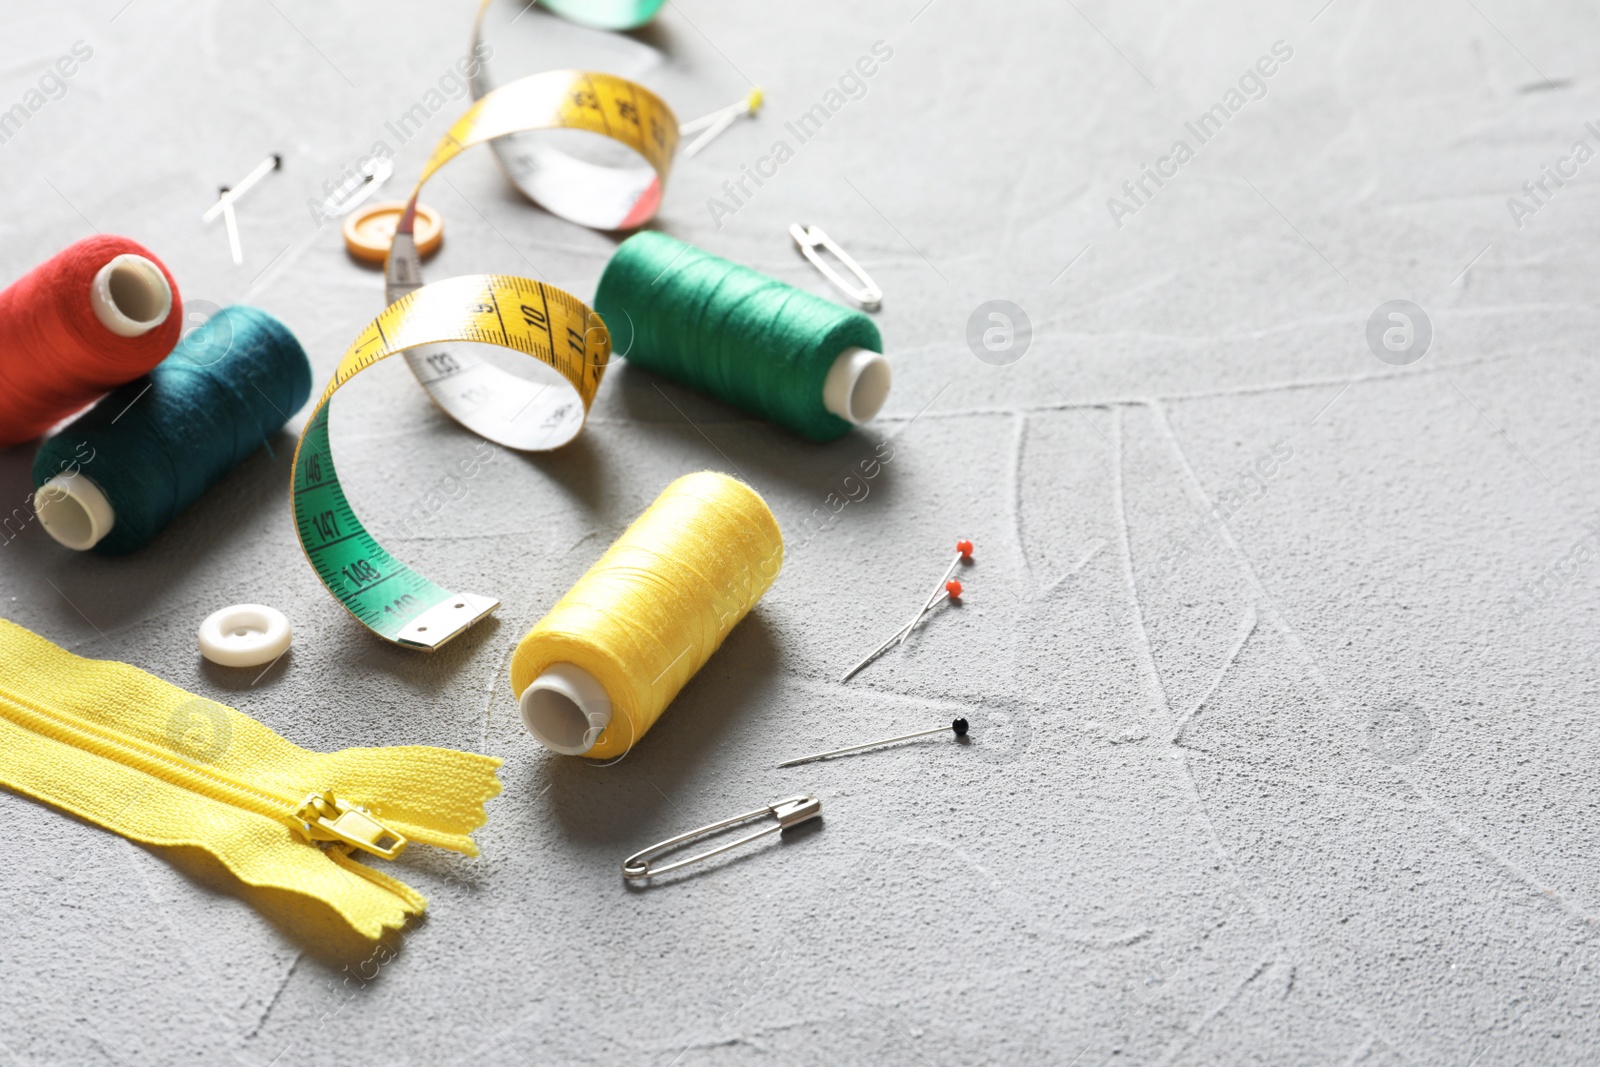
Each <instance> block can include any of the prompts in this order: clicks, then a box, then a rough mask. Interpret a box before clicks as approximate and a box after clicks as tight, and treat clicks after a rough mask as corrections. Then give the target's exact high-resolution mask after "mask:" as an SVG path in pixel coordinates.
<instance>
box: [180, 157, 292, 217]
mask: <svg viewBox="0 0 1600 1067" xmlns="http://www.w3.org/2000/svg"><path fill="white" fill-rule="evenodd" d="M281 166H283V157H282V156H280V155H278V153H276V152H274V153H273V154H272V155H270V156H268V157H267V158H266V159H263V160H262V161H261V162H260V163H257V164H256V166H255V169H254V170H252V171H251V172H250V173H249V174H246V175H245V176H244V177H243V178H241V179H239V181H237V182H235V183H234V184H233V185H232V186H227V185H224V186H223V187H222V195H220V196H218V197H217V202H216V203H215V204H212V205H211V206H210V207H208V208H206V211H205V214H204V215H201V216H200V221H201V222H210V221H211V220H212V219H215V218H216V217H217V216H218V215H220V214H222V213H223V211H224V210H226V209H227V208H228V207H230V206H231V205H233V204H235V203H237V202H238V200H239V198H240V197H241V196H243V195H244V194H245V193H247V192H249V191H250V187H251V186H253V185H255V183H256V182H258V181H260V180H261V179H262V178H265V177H266V176H267V175H268V174H271V173H272V172H273V171H275V170H277V169H278V168H279V167H281Z"/></svg>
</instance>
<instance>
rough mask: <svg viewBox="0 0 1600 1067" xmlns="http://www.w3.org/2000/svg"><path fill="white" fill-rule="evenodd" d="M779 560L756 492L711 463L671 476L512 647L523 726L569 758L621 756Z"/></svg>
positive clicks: (761, 589)
mask: <svg viewBox="0 0 1600 1067" xmlns="http://www.w3.org/2000/svg"><path fill="white" fill-rule="evenodd" d="M782 566H783V534H782V533H781V532H780V531H779V529H778V522H777V520H776V519H774V518H773V517H772V512H771V511H770V510H768V508H767V505H766V503H765V502H764V501H763V500H762V499H761V497H760V496H759V495H757V493H756V492H755V490H753V489H751V488H750V487H749V486H747V485H745V484H744V483H743V482H740V481H738V480H736V479H734V478H730V477H728V476H727V475H725V474H718V473H715V472H712V471H702V472H700V473H698V474H689V475H685V476H684V477H682V478H679V479H678V480H677V481H675V482H673V483H672V484H671V485H669V486H667V488H666V489H664V490H662V492H661V495H660V496H659V497H657V498H656V500H655V502H654V503H653V504H651V505H650V507H649V508H647V509H646V510H645V512H644V514H642V515H640V516H639V517H638V518H637V519H635V520H634V522H633V525H631V526H629V527H628V529H627V530H626V531H624V532H623V534H622V536H621V537H619V538H618V539H617V541H616V543H615V544H613V545H612V546H611V547H610V548H609V549H607V551H606V553H605V555H603V556H601V557H600V560H599V562H597V563H596V564H595V565H594V566H593V567H591V568H589V571H588V573H586V574H585V575H584V576H583V577H582V578H580V579H579V580H578V583H577V584H576V585H574V586H573V587H572V589H571V590H569V591H568V592H567V594H566V595H565V596H563V597H562V598H561V600H560V601H559V602H558V603H557V604H556V606H555V607H553V608H551V609H550V613H549V614H548V615H546V616H545V617H544V618H543V619H541V620H539V622H538V624H537V625H535V626H534V627H533V629H531V630H529V631H528V633H527V635H526V636H524V637H523V639H522V641H521V642H520V643H519V644H518V645H517V649H516V652H515V653H514V654H513V655H512V657H511V691H512V692H513V693H514V694H516V697H517V700H518V703H519V705H520V707H521V709H522V719H523V722H524V723H525V724H526V725H527V727H528V731H529V732H530V733H532V734H533V735H534V737H536V738H538V739H539V741H540V742H542V743H543V744H544V745H545V746H546V747H547V748H550V749H553V750H554V751H556V752H560V753H563V754H565V755H571V756H588V757H590V758H592V759H606V758H610V757H613V756H620V755H622V754H623V753H624V752H626V751H628V749H630V748H632V747H633V745H634V744H635V743H636V742H637V741H638V740H639V738H641V737H643V736H644V734H645V732H646V731H648V730H649V729H650V727H651V726H653V725H655V723H656V721H657V720H658V719H659V718H660V717H661V713H662V712H663V711H665V710H666V707H667V705H668V704H670V703H671V702H672V699H673V698H674V697H675V696H677V695H678V691H679V690H680V689H682V688H683V687H684V686H685V685H686V684H687V683H688V681H689V679H690V678H692V677H693V676H694V674H695V672H696V671H698V670H699V669H700V668H701V667H702V666H703V665H704V664H705V662H706V660H708V659H710V658H711V654H712V653H713V652H715V651H716V650H717V648H718V646H720V645H721V644H722V640H723V638H724V637H726V636H727V634H728V632H729V631H730V630H732V629H733V627H734V626H735V625H736V624H737V623H738V622H739V620H740V619H742V618H744V616H745V615H746V614H747V613H748V612H749V610H750V609H751V608H752V607H754V606H755V603H756V601H757V600H759V599H760V598H761V596H762V594H764V593H765V592H766V591H767V589H768V588H769V587H770V586H771V585H772V581H773V579H774V578H776V577H777V575H778V570H779V568H781V567H782Z"/></svg>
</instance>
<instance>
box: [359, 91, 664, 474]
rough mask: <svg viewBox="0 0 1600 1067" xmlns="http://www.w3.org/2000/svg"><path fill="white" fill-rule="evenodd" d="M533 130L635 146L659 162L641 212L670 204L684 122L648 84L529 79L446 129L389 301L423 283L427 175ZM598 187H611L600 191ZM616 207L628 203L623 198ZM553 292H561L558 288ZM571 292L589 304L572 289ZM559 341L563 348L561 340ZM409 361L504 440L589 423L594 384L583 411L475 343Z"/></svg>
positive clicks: (471, 421) (463, 412)
mask: <svg viewBox="0 0 1600 1067" xmlns="http://www.w3.org/2000/svg"><path fill="white" fill-rule="evenodd" d="M531 130H589V131H590V133H600V134H603V136H608V138H613V139H614V141H621V142H622V144H626V146H629V147H632V149H635V150H637V152H638V155H642V157H643V158H645V160H646V163H648V165H650V168H648V170H650V176H651V178H650V184H648V189H645V192H643V194H640V195H642V197H643V198H642V200H634V202H632V203H634V210H645V206H648V211H645V214H643V218H642V219H640V221H643V219H648V218H650V214H654V210H656V205H659V203H661V187H662V182H664V181H666V176H667V170H669V166H670V163H672V152H674V149H675V147H677V142H678V133H677V120H675V118H674V117H672V112H670V110H669V109H667V106H666V104H662V102H661V99H659V98H656V96H654V94H653V93H651V91H650V90H645V88H642V86H638V85H634V83H632V82H626V80H622V78H618V77H613V75H610V74H587V72H582V70H550V72H546V74H536V75H533V77H526V78H520V80H517V82H512V83H510V85H507V86H504V88H501V90H496V91H493V93H490V94H488V96H485V98H483V99H480V101H477V102H474V104H472V107H469V109H467V112H466V114H464V115H462V117H461V118H458V120H456V123H454V125H453V126H451V128H450V130H448V131H446V133H445V136H443V139H442V141H440V142H438V146H437V147H435V149H434V154H432V155H430V157H429V160H427V163H426V165H424V166H422V176H421V178H419V179H418V182H416V187H414V189H413V190H411V197H410V200H406V206H405V211H403V213H402V216H400V222H398V226H397V227H395V238H394V245H390V246H389V259H387V262H386V264H384V288H386V293H387V296H389V302H390V304H394V302H395V301H398V299H402V298H403V296H406V294H410V293H416V291H419V290H421V288H422V259H421V256H419V253H418V246H416V221H418V205H416V202H418V197H419V195H421V192H422V186H424V184H426V182H427V179H429V178H432V174H434V173H435V171H437V170H438V168H440V166H443V165H445V163H448V162H450V160H453V158H456V157H458V155H459V154H461V152H462V150H466V149H469V147H472V146H475V144H482V142H485V141H494V139H496V138H504V136H507V134H510V133H518V131H523V133H525V131H531ZM574 163H576V160H574ZM584 166H587V165H584ZM570 181H571V182H574V184H576V186H578V187H582V186H586V179H582V178H576V176H574V178H571V179H570ZM597 195H602V197H603V195H610V194H606V192H605V189H600V192H598V194H597ZM613 206H621V202H618V203H616V205H613ZM530 285H531V283H530ZM546 288H549V286H546ZM550 291H552V293H557V291H558V290H550ZM562 296H563V298H565V299H568V301H571V302H573V304H576V306H578V307H582V304H578V301H574V299H573V298H570V296H566V294H565V293H563V294H562ZM458 310H466V309H458ZM584 312H586V314H584V315H581V317H579V322H576V323H573V325H576V326H578V334H579V336H582V334H586V333H589V331H590V330H595V328H598V330H600V331H602V333H603V331H605V326H603V325H602V323H600V322H598V318H597V320H595V322H594V323H589V322H587V315H592V312H589V309H587V307H584ZM488 344H499V342H494V341H490V342H488ZM550 344H552V347H554V346H555V339H554V338H552V341H550ZM608 344H610V342H608ZM504 347H515V346H504ZM606 350H608V352H610V349H606ZM405 360H406V365H408V366H410V368H411V373H413V374H416V379H418V381H419V382H421V384H422V389H426V390H427V392H429V395H430V397H432V398H434V402H435V403H437V405H438V406H440V408H443V410H445V411H446V413H448V414H450V416H451V418H453V419H456V421H458V422H461V424H462V426H466V427H467V429H470V430H474V432H477V434H480V435H482V437H486V438H488V440H491V442H494V443H496V445H504V446H507V448H517V450H542V448H555V446H558V445H565V443H566V442H570V440H571V438H573V437H574V435H576V434H578V430H579V429H582V416H584V413H586V411H587V406H589V400H590V398H592V395H594V394H592V392H590V395H589V397H587V398H586V400H584V406H582V410H581V411H579V410H576V408H570V406H565V408H563V406H562V403H560V402H558V400H557V397H554V395H546V384H544V382H530V381H526V379H523V378H518V376H517V374H510V373H507V371H502V370H501V368H498V366H494V365H493V363H488V362H486V360H483V358H482V357H480V355H477V354H475V352H474V350H472V347H470V346H467V347H462V346H459V344H451V346H440V344H419V346H418V347H413V349H410V350H406V352H405ZM603 370H605V366H603V363H602V365H600V366H598V368H595V378H597V382H598V374H600V373H603ZM563 413H565V421H560V419H558V416H563ZM549 419H557V421H558V426H547V424H546V421H549ZM563 427H565V429H570V430H571V432H570V434H566V432H562V430H563Z"/></svg>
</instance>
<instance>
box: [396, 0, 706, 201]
mask: <svg viewBox="0 0 1600 1067" xmlns="http://www.w3.org/2000/svg"><path fill="white" fill-rule="evenodd" d="M489 4H490V0H483V3H482V4H481V5H479V7H478V16H477V18H476V19H475V20H474V21H473V24H472V53H471V54H472V55H475V56H485V55H487V54H488V50H487V49H485V48H483V20H484V14H485V13H486V12H487V11H488V10H489ZM571 6H574V7H576V6H581V5H571ZM593 6H595V7H596V8H598V7H603V6H605V5H593ZM616 6H617V7H619V8H622V7H629V6H632V5H631V4H617V5H616ZM656 6H657V7H659V6H660V5H659V4H657V5H656ZM553 9H554V10H557V11H561V12H562V13H563V14H568V13H569V12H568V11H567V8H566V6H555V7H554V8H553ZM650 14H654V11H653V10H652V11H651V12H650ZM648 17H649V16H648V15H646V16H645V19H646V20H647V19H648ZM580 21H582V20H580ZM468 81H469V82H470V83H471V86H472V95H473V97H474V98H475V99H476V100H477V102H478V106H484V105H488V104H489V101H491V100H494V99H495V98H496V97H501V96H503V95H505V94H508V93H510V94H511V95H512V98H513V99H514V100H515V103H513V104H511V105H509V110H515V111H518V112H522V113H525V114H527V115H529V116H532V115H534V114H536V113H538V112H540V111H543V112H545V113H547V114H549V115H550V121H545V122H538V123H536V124H531V125H524V126H519V127H517V128H515V129H511V128H503V129H500V130H498V131H497V132H494V133H489V134H487V136H484V137H480V138H479V139H480V140H488V139H490V138H493V141H492V143H491V145H490V147H491V148H492V149H493V150H494V154H495V156H496V157H497V158H498V159H499V160H500V165H501V167H502V168H504V170H505V172H506V176H507V177H508V178H510V179H511V183H512V184H513V185H515V186H516V187H517V188H518V189H519V190H520V191H521V192H522V194H523V195H524V196H526V197H527V198H528V199H530V200H532V201H533V202H534V203H536V204H538V205H540V206H541V207H543V208H545V209H546V210H548V211H549V212H551V213H552V214H555V215H559V216H561V217H562V218H564V219H567V220H568V221H570V222H576V223H578V224H579V225H581V226H588V227H590V228H592V229H597V230H628V229H632V228H634V227H636V226H642V225H644V224H645V223H646V222H649V221H650V219H651V218H652V217H654V215H655V213H656V209H657V208H659V207H660V206H661V193H662V189H663V188H664V187H665V185H666V181H667V172H668V171H669V170H670V169H671V166H672V156H673V153H674V152H675V151H676V150H677V147H678V120H677V117H676V116H674V115H673V113H672V109H671V108H669V107H668V106H667V105H666V104H665V103H664V102H663V101H662V100H661V98H660V97H658V96H656V94H655V93H652V92H651V91H650V90H648V89H646V88H644V87H643V86H641V85H637V84H635V83H634V82H631V81H628V80H627V79H625V78H619V77H617V76H616V75H614V74H598V73H584V72H581V71H571V70H562V71H547V72H545V73H543V74H535V75H532V76H530V77H526V78H520V79H518V80H517V81H514V82H510V83H508V84H506V85H503V86H501V87H500V88H498V89H496V88H494V86H493V85H492V84H491V83H490V81H489V64H488V60H487V59H484V60H481V61H480V62H478V63H477V64H475V65H474V67H473V68H472V73H471V76H470V77H469V78H468ZM528 83H531V84H528ZM519 86H522V87H523V88H518V87H519ZM513 90H515V92H513ZM501 106H502V105H500V104H496V105H494V106H493V109H494V110H498V109H499V108H500V107H501ZM476 110H477V107H476V106H475V107H474V108H473V110H472V111H468V112H467V114H466V115H465V116H463V117H462V119H461V122H458V123H457V124H456V125H457V126H458V127H459V126H460V125H461V124H462V123H464V122H467V121H468V119H469V118H470V117H472V115H473V111H476ZM553 129H569V130H587V131H589V132H590V133H597V134H601V135H603V136H605V137H609V138H610V139H611V140H613V141H616V142H618V143H620V144H622V145H625V146H627V147H628V148H630V149H632V150H633V152H632V156H633V158H632V159H631V160H628V161H621V160H615V159H608V160H607V161H605V162H591V161H589V160H586V159H579V158H578V157H576V156H574V155H572V154H571V153H570V152H568V151H565V150H563V147H562V146H560V145H557V144H555V143H552V141H551V139H550V138H548V137H547V136H546V135H545V134H544V132H543V131H548V130H553ZM455 132H456V131H455V130H452V131H451V133H455ZM445 140H446V141H447V142H448V141H449V135H446V138H445ZM441 147H442V146H441ZM624 158H626V157H624ZM640 158H642V162H640V161H639V160H640ZM425 173H426V172H425Z"/></svg>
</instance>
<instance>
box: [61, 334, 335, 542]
mask: <svg viewBox="0 0 1600 1067" xmlns="http://www.w3.org/2000/svg"><path fill="white" fill-rule="evenodd" d="M310 396H311V363H310V361H309V360H307V359H306V353H305V349H303V348H301V347H300V342H299V341H297V340H295V336H294V334H292V333H290V332H289V328H288V327H287V326H285V325H284V324H283V323H281V322H279V321H278V320H277V319H275V318H273V317H272V316H271V315H269V314H267V313H266V312H265V311H259V310H257V309H256V308H252V307H243V306H236V307H229V308H223V309H222V310H221V311H219V312H217V313H216V314H215V315H213V316H212V317H211V319H210V320H209V321H207V322H206V324H205V325H203V326H201V327H200V328H199V329H197V330H195V331H193V332H192V333H190V334H189V335H188V336H187V337H185V338H184V339H183V340H182V341H180V342H179V344H178V347H177V348H175V349H174V350H173V352H172V354H171V355H170V356H168V357H167V358H166V359H164V360H162V361H161V362H160V363H159V364H157V365H156V367H155V368H154V369H153V370H151V372H150V373H149V374H147V375H145V376H144V377H143V378H138V379H135V380H134V381H132V382H129V383H128V384H127V385H124V386H121V387H119V388H118V389H116V390H114V391H112V392H111V393H109V394H107V395H106V396H105V397H103V398H101V400H100V401H99V402H98V403H97V404H95V406H94V407H92V408H90V409H89V410H88V411H87V412H85V413H84V414H83V416H82V417H81V418H79V419H77V420H76V421H75V422H73V423H71V424H70V425H69V426H68V427H67V428H66V429H65V430H63V431H61V432H60V433H59V434H57V435H56V436H54V437H52V438H50V439H49V440H47V441H45V442H44V444H43V445H41V446H40V448H39V454H38V455H37V456H35V457H34V461H33V484H34V486H35V487H36V488H37V492H35V493H34V507H35V509H36V510H37V512H38V515H39V522H40V524H41V525H42V526H44V528H45V532H46V533H48V534H49V535H50V536H51V537H53V538H55V539H56V540H57V541H59V542H61V543H62V544H63V545H66V546H67V547H68V548H74V549H78V550H79V551H82V550H84V549H88V548H93V549H94V550H95V551H97V552H100V553H102V554H104V555H109V556H118V555H123V554H124V553H128V552H132V551H134V550H136V549H138V548H141V547H143V546H144V545H145V544H147V543H149V541H150V540H151V539H152V538H153V537H155V536H156V534H158V533H160V532H161V531H162V529H164V528H165V527H166V525H167V524H168V523H170V522H171V521H172V520H173V519H174V518H176V517H177V515H178V513H179V512H181V511H182V510H183V509H184V508H186V507H188V506H189V505H190V504H192V503H194V502H195V501H196V500H198V499H200V496H201V494H203V493H204V492H205V491H206V490H207V489H209V488H211V487H212V486H213V485H215V484H216V483H217V482H219V481H221V480H222V479H223V477H224V476H226V475H227V473H228V472H229V471H231V470H232V469H233V468H234V467H237V466H238V465H239V464H240V463H242V462H243V461H244V460H245V458H246V457H247V456H249V455H250V454H251V453H252V452H254V451H255V450H256V449H257V448H259V447H261V445H263V444H265V443H266V440H267V438H268V437H270V436H271V435H272V434H274V433H276V432H277V431H278V430H280V429H282V427H283V424H284V423H285V422H287V421H289V416H290V415H292V414H293V413H294V412H295V411H297V410H299V408H300V407H301V406H302V405H303V404H305V402H306V400H307V399H308V398H309V397H310Z"/></svg>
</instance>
